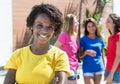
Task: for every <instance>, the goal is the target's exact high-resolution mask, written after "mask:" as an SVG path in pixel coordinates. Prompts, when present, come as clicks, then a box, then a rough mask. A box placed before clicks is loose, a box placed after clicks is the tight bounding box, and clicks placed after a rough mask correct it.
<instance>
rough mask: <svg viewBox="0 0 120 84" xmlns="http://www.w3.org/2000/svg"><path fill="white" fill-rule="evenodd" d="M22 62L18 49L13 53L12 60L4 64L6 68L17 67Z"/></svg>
mask: <svg viewBox="0 0 120 84" xmlns="http://www.w3.org/2000/svg"><path fill="white" fill-rule="evenodd" d="M19 64H20V50H16V51H14V52H13V54H12V55H11V58H10V60H8V62H7V64H6V65H5V66H4V69H6V70H7V69H17V68H18V66H19Z"/></svg>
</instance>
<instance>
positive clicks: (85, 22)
mask: <svg viewBox="0 0 120 84" xmlns="http://www.w3.org/2000/svg"><path fill="white" fill-rule="evenodd" d="M90 22H91V23H93V24H94V25H95V28H96V31H95V35H96V36H97V37H99V38H101V34H100V32H99V30H98V26H97V22H96V21H95V20H94V19H93V18H87V19H86V20H85V21H84V25H83V26H84V28H85V31H84V34H85V36H87V35H89V32H88V30H87V25H88V23H90Z"/></svg>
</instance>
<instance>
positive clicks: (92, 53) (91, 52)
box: [85, 50, 96, 57]
mask: <svg viewBox="0 0 120 84" xmlns="http://www.w3.org/2000/svg"><path fill="white" fill-rule="evenodd" d="M85 54H88V55H90V56H92V57H94V56H96V51H95V50H86V51H85Z"/></svg>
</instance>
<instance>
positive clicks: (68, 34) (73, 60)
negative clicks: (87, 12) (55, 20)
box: [55, 14, 78, 84]
mask: <svg viewBox="0 0 120 84" xmlns="http://www.w3.org/2000/svg"><path fill="white" fill-rule="evenodd" d="M55 46H57V47H59V48H60V49H62V50H63V51H65V52H66V53H67V55H68V58H69V63H70V70H71V74H72V75H71V76H70V77H68V78H67V81H66V84H77V79H78V77H77V75H76V71H77V69H78V59H77V56H76V53H77V50H78V20H77V18H76V16H75V15H73V14H68V15H67V16H66V17H65V22H64V27H63V31H62V32H61V34H60V35H59V36H58V39H57V41H56V43H55Z"/></svg>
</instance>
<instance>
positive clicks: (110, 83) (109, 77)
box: [105, 74, 113, 84]
mask: <svg viewBox="0 0 120 84" xmlns="http://www.w3.org/2000/svg"><path fill="white" fill-rule="evenodd" d="M112 79H113V74H109V75H108V76H107V77H106V78H105V81H106V84H112Z"/></svg>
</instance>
